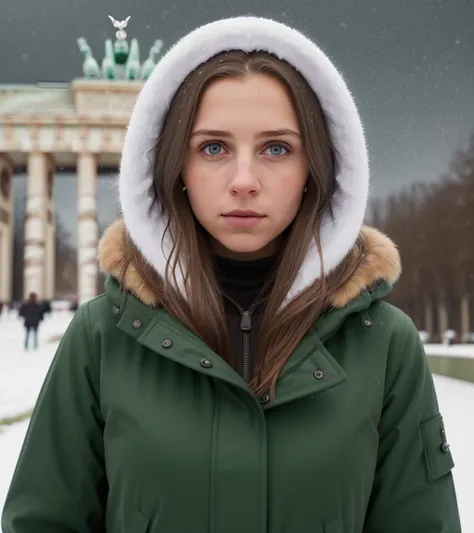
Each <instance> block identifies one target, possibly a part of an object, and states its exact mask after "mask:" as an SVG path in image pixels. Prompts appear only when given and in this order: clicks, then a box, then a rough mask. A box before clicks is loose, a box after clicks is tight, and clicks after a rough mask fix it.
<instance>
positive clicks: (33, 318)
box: [19, 292, 44, 350]
mask: <svg viewBox="0 0 474 533" xmlns="http://www.w3.org/2000/svg"><path fill="white" fill-rule="evenodd" d="M19 314H20V316H21V317H23V319H24V324H25V350H28V348H29V341H30V333H31V332H33V341H34V347H35V350H36V349H38V328H39V325H40V322H41V321H42V320H43V316H44V308H43V305H42V304H40V303H38V297H37V295H36V293H34V292H32V293H30V295H29V297H28V300H27V301H26V302H25V303H24V304H23V305H22V306H21V307H20V313H19Z"/></svg>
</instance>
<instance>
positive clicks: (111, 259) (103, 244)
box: [99, 219, 401, 308]
mask: <svg viewBox="0 0 474 533" xmlns="http://www.w3.org/2000/svg"><path fill="white" fill-rule="evenodd" d="M125 232H126V229H125V224H124V222H123V220H121V219H120V220H117V221H116V222H114V223H113V224H112V225H111V226H110V227H109V228H107V230H106V231H105V233H104V235H103V236H102V238H101V240H100V243H99V268H100V269H101V271H102V272H104V273H105V274H111V275H112V276H113V277H115V278H117V279H120V278H121V277H122V272H123V267H124V265H125V260H126V242H125ZM361 235H362V238H363V240H364V247H365V252H364V257H363V260H362V263H361V264H360V265H359V267H358V268H357V270H356V272H355V273H354V275H353V276H352V277H351V279H350V280H349V281H348V283H346V285H345V286H344V287H342V288H341V289H340V290H339V291H338V292H337V293H336V294H335V295H334V297H333V300H332V302H331V303H332V305H333V306H334V307H336V308H341V307H345V306H346V305H347V304H349V303H350V302H351V301H352V300H355V299H356V298H358V297H359V296H360V295H361V294H362V292H363V291H364V290H366V289H368V288H369V287H371V286H372V285H373V284H374V283H375V282H376V281H378V280H381V279H383V280H387V281H389V282H390V283H395V282H396V281H397V280H398V278H399V277H400V273H401V265H400V255H399V253H398V250H397V248H396V246H395V244H394V243H393V242H392V241H391V240H390V239H389V238H388V237H387V236H386V235H384V234H383V233H381V232H380V231H378V230H376V229H375V228H371V227H368V226H364V227H363V229H362V232H361ZM124 289H125V290H127V291H129V292H131V293H132V294H133V295H134V296H136V297H137V298H138V299H139V300H141V301H142V302H143V303H144V304H146V305H149V306H156V305H158V302H157V300H156V297H155V296H154V294H153V293H152V292H151V290H150V289H149V288H148V287H147V286H146V285H145V283H144V281H143V279H142V278H141V277H140V276H139V274H138V272H137V271H136V269H135V268H134V266H133V265H130V266H129V268H128V271H127V274H126V277H125V280H124Z"/></svg>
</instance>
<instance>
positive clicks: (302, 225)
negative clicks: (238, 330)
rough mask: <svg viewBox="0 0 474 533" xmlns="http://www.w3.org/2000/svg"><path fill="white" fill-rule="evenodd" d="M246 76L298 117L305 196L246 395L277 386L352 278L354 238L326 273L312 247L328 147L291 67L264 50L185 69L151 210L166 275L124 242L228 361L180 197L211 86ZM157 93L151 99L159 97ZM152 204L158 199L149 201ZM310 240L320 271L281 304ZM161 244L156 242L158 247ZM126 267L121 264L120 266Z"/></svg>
mask: <svg viewBox="0 0 474 533" xmlns="http://www.w3.org/2000/svg"><path fill="white" fill-rule="evenodd" d="M250 73H259V74H265V75H269V76H273V77H274V78H276V79H277V80H279V81H280V82H281V83H282V84H283V85H284V86H285V87H286V90H287V91H288V95H289V97H290V98H291V101H292V103H293V105H294V107H295V110H296V114H297V116H298V120H299V124H300V128H301V133H302V137H303V143H304V147H305V150H306V153H307V155H308V159H309V176H308V183H307V192H306V194H305V195H304V198H303V201H302V204H301V206H300V209H299V212H298V214H297V216H296V218H295V220H294V221H293V223H292V224H291V226H290V227H289V228H288V230H287V231H286V232H285V238H284V241H283V245H282V249H281V252H280V260H279V263H278V267H277V268H276V270H275V272H274V276H273V279H272V283H271V289H270V291H269V294H268V297H267V300H266V305H265V311H264V315H263V318H262V323H261V329H260V333H259V334H260V340H259V349H258V350H257V361H256V367H255V369H254V374H253V377H252V380H251V382H250V384H249V386H250V388H251V389H252V391H253V392H254V393H255V394H257V395H259V394H262V393H263V392H266V391H268V390H270V391H271V393H272V395H273V394H274V391H275V386H276V381H277V379H278V376H279V374H280V372H281V370H282V368H283V366H284V365H285V363H286V361H287V360H288V358H289V357H290V355H291V353H292V352H293V350H294V349H295V347H296V346H297V344H298V342H299V341H300V340H301V338H302V337H303V335H304V334H305V333H306V332H307V331H308V329H309V328H310V327H311V326H312V325H313V324H314V322H315V321H316V319H317V318H318V316H320V314H321V313H322V312H323V311H325V310H326V309H327V308H328V306H329V305H330V302H331V299H332V296H333V295H334V294H335V293H336V291H337V290H339V289H340V287H341V286H342V285H344V283H345V282H346V281H347V280H348V279H349V278H350V277H351V275H352V273H353V271H354V269H355V268H356V267H357V264H358V262H359V261H360V258H361V257H362V252H363V250H362V247H361V242H360V241H358V244H359V246H355V247H354V248H353V250H352V251H351V252H350V253H349V254H348V256H347V257H346V259H345V260H344V261H343V262H342V263H341V264H340V265H339V267H338V268H337V269H335V270H334V271H333V272H332V273H331V274H330V275H329V276H325V275H324V268H323V266H324V265H323V260H324V258H323V256H322V251H321V243H320V226H321V221H322V218H323V215H324V214H325V213H326V212H327V211H328V210H330V209H331V200H332V198H333V195H334V193H335V192H336V189H337V182H336V179H335V176H336V172H337V168H336V165H337V163H336V153H335V148H334V146H333V144H332V142H331V138H330V135H329V131H328V127H327V124H326V120H325V116H324V114H323V111H322V109H321V106H320V104H319V101H318V98H317V96H316V95H315V94H314V92H313V91H312V89H311V88H310V87H309V85H308V83H307V82H306V81H305V79H304V78H303V77H302V76H301V75H300V74H299V72H297V71H296V70H295V69H294V68H293V67H292V66H291V65H289V64H288V63H286V62H285V61H283V60H280V59H278V58H276V57H274V56H272V55H270V54H267V53H265V52H253V53H244V52H241V51H230V52H224V53H220V54H218V55H216V56H215V57H213V58H211V59H210V60H209V61H207V62H206V63H204V64H202V65H201V66H200V67H199V68H197V69H196V70H194V71H193V72H191V73H190V74H189V76H188V77H187V78H186V80H185V81H184V82H183V83H182V84H181V86H180V87H179V89H178V90H177V92H176V93H175V95H174V98H173V100H172V102H171V105H170V108H169V110H168V113H167V116H166V119H165V122H164V126H163V129H162V131H161V134H160V136H159V138H158V141H157V146H156V171H155V180H154V183H153V188H152V189H153V190H152V194H153V196H154V199H155V202H154V206H153V208H155V209H156V208H161V209H162V213H163V215H164V216H165V217H166V218H167V220H168V225H167V231H169V232H170V233H171V236H172V241H173V243H174V247H173V250H172V253H171V256H170V260H169V262H168V266H167V275H166V277H165V279H160V278H159V276H158V275H157V273H156V272H155V271H154V269H153V268H152V267H151V266H150V265H149V264H148V263H147V262H146V261H145V260H144V258H143V256H142V255H141V254H140V253H139V251H138V250H137V249H136V248H135V246H134V245H133V243H132V242H131V240H130V239H128V240H127V242H128V245H127V252H128V253H127V257H128V261H127V265H129V264H130V263H132V264H133V265H134V266H135V268H136V269H137V271H138V273H139V275H140V276H141V277H142V279H143V281H144V283H145V284H146V285H147V286H148V287H149V289H150V290H152V291H153V292H154V294H155V295H156V297H157V300H158V302H160V306H162V307H163V308H165V309H166V310H167V311H168V312H169V313H170V314H171V315H172V316H173V317H175V318H176V319H178V320H179V321H181V322H182V323H183V324H184V325H185V326H187V327H188V328H189V329H190V330H191V331H192V332H193V333H194V334H196V335H197V336H199V337H200V338H201V339H202V340H203V341H204V342H205V343H206V344H207V345H208V346H209V347H210V348H211V349H213V350H214V351H215V352H216V353H217V354H219V355H220V356H222V357H223V358H224V359H225V360H227V361H229V360H230V354H229V352H228V333H227V327H226V320H225V314H224V305H223V300H222V296H221V293H220V290H219V285H218V282H217V279H216V276H215V274H214V270H213V264H212V252H211V246H210V239H209V236H208V235H207V233H206V232H205V230H204V229H203V228H202V227H201V226H200V224H199V223H198V222H197V220H196V219H195V217H194V215H193V212H192V210H191V207H190V204H189V202H188V200H187V196H186V195H185V194H183V191H182V186H183V183H182V181H181V169H182V166H183V161H184V157H185V153H184V150H183V147H186V146H187V145H188V142H189V137H190V135H191V131H192V127H193V124H194V120H195V116H196V113H197V109H198V106H199V103H200V101H201V98H202V96H203V93H204V92H205V90H206V89H207V87H209V85H210V84H211V83H212V82H213V81H215V80H217V79H222V78H228V77H243V76H246V75H248V74H250ZM157 97H158V98H159V95H157ZM157 204H158V205H157ZM314 238H315V239H316V243H317V246H318V250H319V252H320V257H321V270H322V272H323V275H322V277H321V278H320V279H318V280H317V281H315V282H314V283H313V284H312V285H311V286H310V287H308V288H307V289H306V290H304V291H303V292H302V293H301V294H299V295H298V296H297V297H296V298H295V299H294V300H293V301H291V302H290V303H289V304H288V305H287V306H285V307H284V308H282V302H283V300H284V299H285V297H286V295H287V294H288V291H289V289H290V287H291V286H292V283H293V281H294V279H295V277H296V275H297V273H298V271H299V269H300V267H301V265H302V262H303V259H304V257H305V254H306V252H307V250H308V247H309V245H310V243H311V241H312V239H314ZM160 245H161V243H158V242H157V246H160ZM125 268H126V267H125ZM177 269H181V271H182V273H183V275H184V278H185V289H186V298H185V297H183V296H181V295H180V294H179V293H178V292H177V291H176V290H175V289H174V288H173V284H172V283H170V280H176V272H177Z"/></svg>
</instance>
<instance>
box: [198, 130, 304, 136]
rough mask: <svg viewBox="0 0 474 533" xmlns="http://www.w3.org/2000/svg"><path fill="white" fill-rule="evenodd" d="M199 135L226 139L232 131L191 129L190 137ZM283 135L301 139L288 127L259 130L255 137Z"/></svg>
mask: <svg viewBox="0 0 474 533" xmlns="http://www.w3.org/2000/svg"><path fill="white" fill-rule="evenodd" d="M199 135H206V136H209V137H224V138H226V139H231V138H232V137H233V135H232V133H230V132H229V131H224V130H205V129H202V130H196V131H193V133H192V134H191V137H197V136H199ZM283 135H294V136H295V137H298V138H299V139H301V135H300V134H299V133H298V132H297V131H295V130H292V129H289V128H281V129H278V130H266V131H259V132H258V133H257V135H256V137H257V139H261V138H264V137H282V136H283Z"/></svg>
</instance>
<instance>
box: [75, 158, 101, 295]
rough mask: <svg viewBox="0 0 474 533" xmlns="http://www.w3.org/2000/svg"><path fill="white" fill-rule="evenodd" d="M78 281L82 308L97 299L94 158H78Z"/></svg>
mask: <svg viewBox="0 0 474 533" xmlns="http://www.w3.org/2000/svg"><path fill="white" fill-rule="evenodd" d="M77 203H78V209H77V215H78V226H77V268H78V272H77V280H78V300H79V304H82V303H84V302H87V301H88V300H90V299H92V298H94V297H95V296H96V295H97V274H98V268H97V244H98V239H99V228H98V224H97V160H96V156H95V155H94V154H90V153H82V154H79V155H78V158H77Z"/></svg>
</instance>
